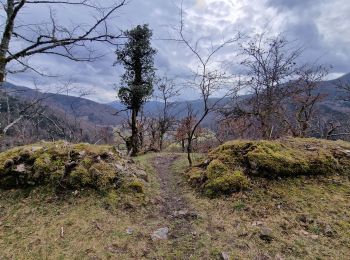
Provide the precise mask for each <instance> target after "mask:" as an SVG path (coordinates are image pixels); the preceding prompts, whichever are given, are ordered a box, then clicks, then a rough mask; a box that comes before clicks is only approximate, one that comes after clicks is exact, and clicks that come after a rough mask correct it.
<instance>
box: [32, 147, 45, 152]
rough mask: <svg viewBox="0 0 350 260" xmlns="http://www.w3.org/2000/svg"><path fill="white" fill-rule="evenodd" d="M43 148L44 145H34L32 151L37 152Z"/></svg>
mask: <svg viewBox="0 0 350 260" xmlns="http://www.w3.org/2000/svg"><path fill="white" fill-rule="evenodd" d="M41 149H43V147H42V146H32V148H31V151H32V152H36V151H39V150H41Z"/></svg>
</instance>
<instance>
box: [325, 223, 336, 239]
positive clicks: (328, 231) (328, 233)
mask: <svg viewBox="0 0 350 260" xmlns="http://www.w3.org/2000/svg"><path fill="white" fill-rule="evenodd" d="M324 234H325V235H326V236H327V237H332V236H333V235H334V234H333V229H332V227H331V226H330V225H326V227H325V229H324Z"/></svg>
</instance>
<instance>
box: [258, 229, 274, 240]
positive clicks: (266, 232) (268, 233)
mask: <svg viewBox="0 0 350 260" xmlns="http://www.w3.org/2000/svg"><path fill="white" fill-rule="evenodd" d="M259 237H260V239H262V240H264V241H266V242H268V243H270V242H271V241H272V240H273V238H274V237H273V232H272V229H271V228H267V227H265V228H262V229H261V231H260V236H259Z"/></svg>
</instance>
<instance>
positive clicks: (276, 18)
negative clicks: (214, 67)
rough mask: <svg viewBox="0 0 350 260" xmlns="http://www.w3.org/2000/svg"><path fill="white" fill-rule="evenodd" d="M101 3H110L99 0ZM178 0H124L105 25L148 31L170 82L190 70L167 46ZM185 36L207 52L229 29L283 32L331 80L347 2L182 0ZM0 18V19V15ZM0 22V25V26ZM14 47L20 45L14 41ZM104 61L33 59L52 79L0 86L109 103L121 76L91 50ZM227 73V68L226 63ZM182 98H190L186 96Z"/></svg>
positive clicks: (74, 13)
mask: <svg viewBox="0 0 350 260" xmlns="http://www.w3.org/2000/svg"><path fill="white" fill-rule="evenodd" d="M100 2H101V3H103V4H106V3H108V2H113V1H112V0H104V1H100ZM180 3H181V2H180V1H178V0H130V1H129V3H128V4H127V5H126V6H124V7H123V8H122V9H120V10H119V11H118V12H117V13H116V14H115V15H114V16H113V18H112V19H111V20H110V22H109V24H110V25H111V26H112V27H113V28H114V29H115V30H116V31H117V30H125V29H128V28H132V27H134V26H136V25H138V24H144V23H147V24H149V25H150V27H151V28H152V29H153V31H154V36H153V43H152V44H153V46H154V47H155V48H156V49H157V50H158V54H157V56H156V59H155V61H156V62H155V64H156V67H157V69H158V71H157V73H158V74H159V75H160V76H162V75H165V74H166V75H167V76H168V77H171V78H175V79H177V80H178V81H181V80H184V79H186V78H188V77H189V76H190V75H191V74H190V73H191V69H195V67H196V60H195V57H193V56H192V55H191V54H190V53H189V52H188V51H186V49H185V48H184V46H183V45H181V44H179V43H176V42H173V41H168V40H166V39H169V38H177V37H178V35H177V33H176V28H177V27H178V25H179V19H180V13H179V6H180ZM183 5H184V10H185V15H184V17H185V24H186V28H185V29H186V37H188V39H189V40H190V41H193V42H194V41H195V40H197V39H201V41H200V45H199V46H200V51H201V54H202V55H205V54H206V53H207V48H208V46H210V44H211V43H212V44H214V45H215V44H217V43H219V42H220V41H223V40H225V39H229V38H231V37H234V36H235V35H236V33H237V30H239V31H241V32H243V33H245V34H246V35H251V34H254V33H259V32H262V31H263V30H269V32H270V33H272V34H277V33H284V34H285V35H287V36H288V38H289V39H291V40H297V41H298V43H299V44H301V45H302V46H303V47H304V48H305V53H304V55H303V57H302V59H303V60H304V61H305V62H315V61H317V62H319V63H322V64H329V65H332V67H333V68H332V71H331V72H332V74H331V77H337V76H340V75H342V74H344V73H348V72H350V64H349V61H350V37H349V31H350V18H349V14H350V1H349V0H332V1H326V0H283V1H282V0H184V1H183ZM48 10H49V9H48V7H47V6H42V7H40V8H38V7H36V8H35V9H32V8H27V9H25V10H24V11H23V14H22V15H21V20H20V22H21V23H26V22H27V21H30V22H33V21H43V20H45V19H47V17H48V16H47V15H48V13H49V12H48ZM55 14H56V17H57V18H58V20H60V21H61V22H62V23H67V22H68V21H69V22H70V23H71V24H75V23H82V22H84V23H88V22H89V21H90V18H91V17H89V15H90V13H88V12H86V13H84V12H82V11H79V10H75V9H73V8H69V9H67V8H64V7H59V8H56V10H55ZM0 19H4V18H3V16H1V17H0ZM1 24H3V23H1ZM15 44H17V45H20V43H18V42H17V43H15ZM96 48H97V51H99V52H101V53H103V54H104V57H103V58H101V59H100V60H98V61H96V62H94V63H76V62H73V61H67V60H65V59H62V58H59V57H53V56H35V57H32V58H31V59H30V61H29V62H30V64H31V65H33V66H35V67H37V68H40V69H41V70H42V71H45V72H46V73H48V74H52V75H60V77H59V78H57V77H55V78H43V77H41V76H38V75H36V74H35V73H33V72H26V73H20V74H14V75H9V76H8V81H10V82H12V83H15V84H19V85H25V86H29V87H30V86H33V82H34V81H35V82H36V84H38V85H39V86H40V87H42V88H45V87H46V88H47V87H48V86H54V85H58V84H60V83H57V82H64V81H66V80H68V79H69V80H71V81H73V82H75V83H76V85H78V86H80V87H81V88H84V89H89V90H93V92H94V95H91V96H90V97H89V98H90V99H93V100H96V101H99V102H109V101H113V100H115V96H116V91H115V90H114V86H115V85H116V84H117V83H118V82H119V75H120V74H121V73H122V69H121V68H120V67H113V66H112V65H113V63H114V61H115V55H114V54H113V52H114V48H113V47H111V46H100V45H96ZM235 51H236V48H235V46H233V45H232V46H228V47H227V48H226V49H225V50H223V51H222V52H221V53H219V54H218V56H217V58H216V59H217V61H225V62H230V63H232V64H234V60H235ZM232 66H233V68H234V66H235V65H232ZM189 93H190V94H189ZM182 98H184V99H185V98H195V93H194V92H193V91H184V93H183V95H182Z"/></svg>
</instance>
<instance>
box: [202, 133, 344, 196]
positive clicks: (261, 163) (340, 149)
mask: <svg viewBox="0 0 350 260" xmlns="http://www.w3.org/2000/svg"><path fill="white" fill-rule="evenodd" d="M208 160H209V161H210V163H209V165H208V166H207V167H203V168H202V169H200V170H202V171H204V172H205V178H204V179H205V183H204V185H203V183H197V186H198V187H199V186H202V187H204V188H205V190H206V192H207V193H208V194H215V193H232V192H234V191H237V190H239V188H237V189H236V188H235V182H236V180H235V177H233V176H235V174H232V172H236V171H237V170H241V172H242V175H241V176H240V178H242V183H243V185H242V187H246V186H247V185H246V184H247V182H248V180H247V179H246V177H245V175H246V176H249V177H251V178H255V177H264V178H269V179H277V178H286V177H297V176H302V175H303V176H317V175H336V174H345V175H349V172H350V143H348V142H343V141H336V142H335V141H327V140H319V139H314V138H305V139H302V138H285V139H281V140H274V141H244V140H236V141H231V142H227V143H225V144H223V145H221V146H219V147H218V148H217V149H215V150H213V151H212V152H211V153H209V155H208ZM200 170H198V171H200ZM243 173H244V174H245V175H243Z"/></svg>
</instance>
